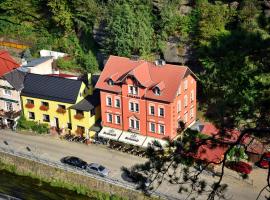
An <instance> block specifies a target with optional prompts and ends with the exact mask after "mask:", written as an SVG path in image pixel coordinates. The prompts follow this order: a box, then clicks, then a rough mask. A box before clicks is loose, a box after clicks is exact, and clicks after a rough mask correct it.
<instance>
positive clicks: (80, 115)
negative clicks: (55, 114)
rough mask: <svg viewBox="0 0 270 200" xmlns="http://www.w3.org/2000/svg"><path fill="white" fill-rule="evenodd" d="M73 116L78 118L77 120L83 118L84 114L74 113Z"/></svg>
mask: <svg viewBox="0 0 270 200" xmlns="http://www.w3.org/2000/svg"><path fill="white" fill-rule="evenodd" d="M74 118H75V119H78V120H81V119H83V118H84V116H83V115H82V114H79V113H78V114H76V115H74Z"/></svg>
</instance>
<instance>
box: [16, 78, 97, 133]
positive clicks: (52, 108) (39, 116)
mask: <svg viewBox="0 0 270 200" xmlns="http://www.w3.org/2000/svg"><path fill="white" fill-rule="evenodd" d="M90 78H91V76H90ZM90 94H93V87H92V86H89V87H86V85H85V84H84V83H82V85H81V88H80V90H79V91H78V96H77V100H76V102H75V104H76V103H79V102H80V101H81V100H83V99H84V98H85V97H86V96H87V95H90ZM27 99H31V100H33V101H34V104H35V106H34V108H26V107H25V104H26V103H27ZM21 100H22V109H23V113H24V116H25V118H26V119H27V120H31V119H29V114H28V113H29V112H34V113H35V120H34V121H36V122H40V123H47V124H49V125H50V126H51V125H52V124H54V125H55V117H57V118H58V119H59V128H60V129H61V128H67V124H68V123H71V124H72V129H71V133H73V134H76V130H77V126H82V127H84V128H85V130H87V129H90V128H91V127H92V126H93V125H94V124H95V122H96V121H97V120H98V119H100V115H101V114H100V112H101V111H100V106H97V107H96V108H95V115H93V116H91V117H90V112H84V118H83V119H81V120H77V119H75V118H74V115H75V114H76V110H74V109H69V107H71V106H72V105H74V104H68V103H62V102H56V101H50V100H45V99H44V100H43V99H37V98H32V97H26V96H21ZM41 102H48V103H49V110H48V111H42V110H40V108H39V107H40V106H41ZM59 104H60V105H65V106H66V110H67V111H66V113H64V114H60V113H58V112H56V110H57V108H58V105H59ZM43 114H46V115H49V116H50V122H44V121H43Z"/></svg>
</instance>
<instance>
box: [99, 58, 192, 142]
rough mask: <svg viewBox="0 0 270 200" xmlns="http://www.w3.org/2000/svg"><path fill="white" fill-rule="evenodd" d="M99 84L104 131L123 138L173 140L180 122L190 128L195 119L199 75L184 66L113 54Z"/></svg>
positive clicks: (102, 133)
mask: <svg viewBox="0 0 270 200" xmlns="http://www.w3.org/2000/svg"><path fill="white" fill-rule="evenodd" d="M96 87H97V88H98V89H100V91H101V92H100V99H101V111H102V112H101V117H102V125H103V127H105V129H104V130H107V132H108V131H111V132H115V133H118V134H116V137H118V138H117V140H120V141H121V140H123V137H124V138H129V135H130V138H133V139H134V138H135V137H137V138H142V139H141V140H144V139H145V141H146V139H147V137H150V138H158V139H162V138H170V139H173V138H175V137H176V136H177V132H178V128H180V126H181V122H183V123H184V124H185V127H189V126H191V125H192V124H193V123H194V122H195V120H196V76H195V75H194V74H193V73H192V72H191V70H190V69H189V68H188V67H185V66H176V65H169V64H165V63H164V61H156V62H155V63H150V62H146V61H143V60H131V59H129V58H123V57H117V56H110V57H109V59H108V61H107V63H106V65H105V67H104V70H103V72H102V73H101V76H100V78H99V80H98V83H97V85H96ZM108 128H111V130H108ZM119 130H120V132H122V133H120V132H119ZM104 133H105V132H104V131H102V132H101V135H103V136H104V137H106V133H105V135H104ZM123 134H124V136H123ZM109 135H110V134H109ZM141 136H143V137H141ZM109 138H110V139H115V138H112V137H110V136H109ZM143 138H144V139H143ZM134 140H136V139H134ZM138 140H139V141H140V142H139V143H141V140H140V139H138ZM123 141H124V140H123ZM127 142H128V141H127ZM128 143H131V142H128ZM138 146H140V145H138Z"/></svg>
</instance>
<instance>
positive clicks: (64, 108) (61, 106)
mask: <svg viewBox="0 0 270 200" xmlns="http://www.w3.org/2000/svg"><path fill="white" fill-rule="evenodd" d="M58 108H59V109H63V110H66V106H65V105H61V104H58Z"/></svg>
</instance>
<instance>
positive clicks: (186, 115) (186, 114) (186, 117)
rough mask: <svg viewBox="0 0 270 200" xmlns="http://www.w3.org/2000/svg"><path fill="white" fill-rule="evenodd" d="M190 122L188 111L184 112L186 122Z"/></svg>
mask: <svg viewBox="0 0 270 200" xmlns="http://www.w3.org/2000/svg"><path fill="white" fill-rule="evenodd" d="M187 122H188V112H186V113H185V114H184V123H187Z"/></svg>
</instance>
